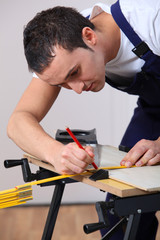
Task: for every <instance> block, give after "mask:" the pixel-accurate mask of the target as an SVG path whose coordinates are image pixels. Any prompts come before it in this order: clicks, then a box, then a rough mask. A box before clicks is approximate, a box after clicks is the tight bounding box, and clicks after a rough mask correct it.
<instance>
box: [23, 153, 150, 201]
mask: <svg viewBox="0 0 160 240" xmlns="http://www.w3.org/2000/svg"><path fill="white" fill-rule="evenodd" d="M24 157H26V158H28V161H29V162H30V163H32V164H34V165H37V166H39V167H43V168H45V169H48V170H50V171H53V172H56V171H55V168H54V167H53V166H52V165H51V164H49V163H46V162H44V161H41V160H39V159H37V158H35V157H32V156H30V155H28V154H25V155H24ZM74 179H75V180H77V181H79V182H82V183H85V184H88V185H90V186H92V187H96V188H98V189H101V190H103V191H106V192H110V193H112V194H115V195H116V196H119V197H128V196H135V195H144V194H148V192H146V191H143V190H140V189H137V188H135V187H133V186H130V185H128V184H124V183H121V182H117V181H115V180H112V179H105V180H99V181H96V182H95V181H92V180H90V179H89V178H88V177H87V176H81V175H79V176H76V177H74Z"/></svg>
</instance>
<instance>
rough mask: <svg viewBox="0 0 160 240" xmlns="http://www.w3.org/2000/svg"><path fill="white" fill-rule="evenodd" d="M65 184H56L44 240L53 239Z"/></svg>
mask: <svg viewBox="0 0 160 240" xmlns="http://www.w3.org/2000/svg"><path fill="white" fill-rule="evenodd" d="M64 187H65V184H58V185H56V186H55V189H54V193H53V197H52V201H51V204H50V208H49V212H48V216H47V220H46V224H45V228H44V232H43V236H42V240H51V238H52V233H53V230H54V226H55V223H56V219H57V215H58V211H59V207H60V205H61V200H62V196H63V192H64Z"/></svg>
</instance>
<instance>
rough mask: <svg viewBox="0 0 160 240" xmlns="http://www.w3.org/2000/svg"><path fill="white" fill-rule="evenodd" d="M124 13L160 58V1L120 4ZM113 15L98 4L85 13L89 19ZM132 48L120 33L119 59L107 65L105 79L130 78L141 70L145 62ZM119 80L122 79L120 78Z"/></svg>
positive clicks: (124, 1)
mask: <svg viewBox="0 0 160 240" xmlns="http://www.w3.org/2000/svg"><path fill="white" fill-rule="evenodd" d="M120 7H121V10H122V13H123V14H124V16H125V17H126V19H127V21H128V22H129V23H130V25H131V26H132V28H133V29H134V30H135V32H136V33H137V34H138V35H139V37H140V38H141V39H142V40H143V41H145V42H146V43H147V44H148V46H149V47H150V49H151V50H152V51H153V53H155V54H157V55H160V27H159V26H160V1H159V0H152V1H150V0H120ZM103 11H105V12H107V13H111V12H110V7H109V6H107V5H106V4H103V3H97V4H95V5H94V6H93V7H92V8H90V9H86V10H84V11H83V12H82V14H83V15H85V16H87V15H90V19H93V18H94V17H95V16H97V15H98V14H100V13H101V12H103ZM133 48H134V46H133V44H132V43H131V42H130V41H129V40H128V38H127V37H126V36H125V34H124V33H123V32H122V31H121V43H120V49H119V51H118V54H117V56H116V57H115V58H114V59H113V60H111V61H110V62H108V63H107V64H106V75H107V76H108V77H110V78H111V79H113V80H114V79H116V78H117V76H122V77H126V78H131V77H133V76H134V75H135V73H137V72H139V71H140V70H141V67H142V66H143V64H144V60H142V59H139V58H138V57H137V56H136V55H135V54H134V53H133V52H132V49H133ZM118 79H119V80H120V77H118Z"/></svg>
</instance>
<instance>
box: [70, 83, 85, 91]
mask: <svg viewBox="0 0 160 240" xmlns="http://www.w3.org/2000/svg"><path fill="white" fill-rule="evenodd" d="M68 86H69V87H70V88H71V89H72V90H73V91H74V92H76V93H78V94H81V93H82V92H83V90H84V86H85V84H84V82H82V81H76V80H74V81H71V82H68Z"/></svg>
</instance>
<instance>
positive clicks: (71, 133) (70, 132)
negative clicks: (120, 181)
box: [66, 127, 98, 169]
mask: <svg viewBox="0 0 160 240" xmlns="http://www.w3.org/2000/svg"><path fill="white" fill-rule="evenodd" d="M66 131H67V132H68V134H69V135H70V136H71V138H72V139H73V140H74V142H75V143H77V145H78V147H79V148H81V149H83V150H84V151H85V149H84V148H83V146H82V145H81V144H80V142H79V141H78V139H77V138H76V137H75V135H74V134H73V132H72V131H71V130H70V129H69V128H68V127H66ZM92 166H93V167H94V168H95V169H98V167H97V165H96V164H95V163H94V162H93V163H92Z"/></svg>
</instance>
